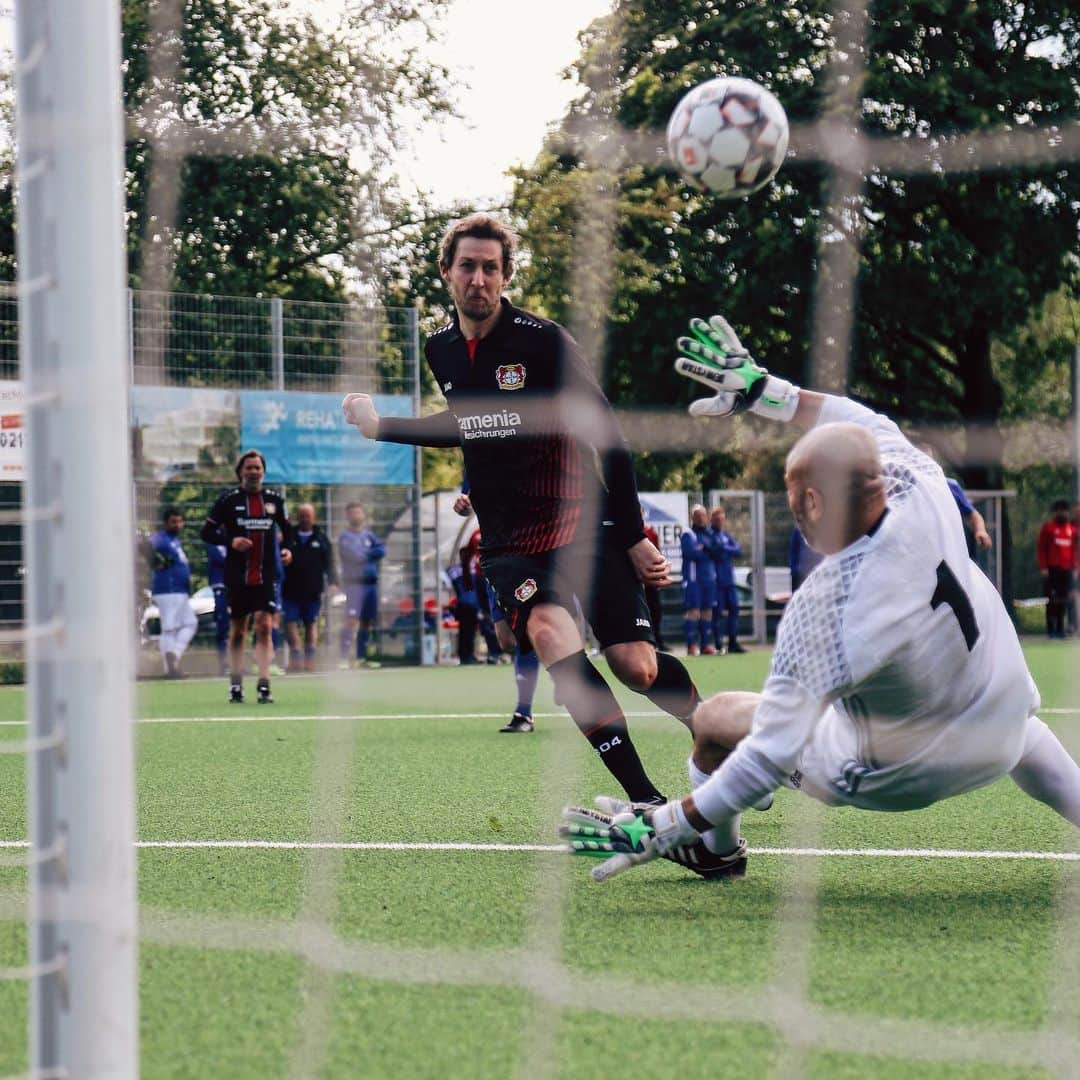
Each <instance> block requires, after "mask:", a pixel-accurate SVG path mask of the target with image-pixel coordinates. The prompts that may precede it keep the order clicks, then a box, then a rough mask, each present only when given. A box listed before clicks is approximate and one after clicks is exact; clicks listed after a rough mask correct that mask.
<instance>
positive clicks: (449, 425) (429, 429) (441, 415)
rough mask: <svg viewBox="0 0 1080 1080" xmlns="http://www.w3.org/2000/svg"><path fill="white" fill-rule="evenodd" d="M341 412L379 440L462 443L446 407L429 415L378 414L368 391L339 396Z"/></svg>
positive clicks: (414, 443) (366, 434)
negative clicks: (340, 397) (366, 392)
mask: <svg viewBox="0 0 1080 1080" xmlns="http://www.w3.org/2000/svg"><path fill="white" fill-rule="evenodd" d="M341 413H342V416H344V418H345V423H346V424H352V426H353V427H355V428H358V429H359V431H360V433H361V434H362V435H363V436H364V437H365V438H368V439H376V440H378V441H379V442H393V443H405V444H406V445H407V446H436V447H444V448H445V447H453V446H460V445H461V436H460V434H459V433H458V427H457V423H456V422H455V421H454V418H453V417H452V416H451V415H450V412H449V411H448V410H444V411H443V412H438V413H432V414H431V415H430V416H416V417H412V416H382V417H380V416H379V414H378V412H376V410H375V403H374V402H373V401H372V399H371V395H370V394H346V395H345V396H344V397H343V398H342V399H341Z"/></svg>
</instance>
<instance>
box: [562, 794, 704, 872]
mask: <svg viewBox="0 0 1080 1080" xmlns="http://www.w3.org/2000/svg"><path fill="white" fill-rule="evenodd" d="M596 805H597V806H598V807H599V809H598V810H591V809H589V808H588V807H586V806H568V807H566V808H565V809H564V810H563V814H562V816H563V823H564V824H563V825H561V826H560V827H559V835H560V836H563V837H565V838H566V839H567V840H568V841H569V844H568V847H569V850H570V852H571V854H573V855H585V856H589V857H592V858H599V859H603V860H604V861H603V862H602V863H600V864H599V865H598V866H595V867H593V870H592V876H593V880H594V881H606V880H607V879H608V878H610V877H614V876H615V875H616V874H621V873H622V872H623V871H624V870H629V869H630V867H632V866H640V865H641V864H642V863H647V862H651V861H652V860H653V859H656V858H659V857H660V856H662V855H666V854H668V853H669V852H670V851H672V850H674V849H675V848H676V847H682V846H683V845H685V844H692V843H694V842H695V841H697V840H698V839H700V837H699V834H698V832H697V830H696V829H695V828H693V826H691V825H690V824H689V822H687V820H686V816H685V815H684V814H683V812H682V806H681V805H680V804H679V803H677V802H669V803H664V804H663V805H662V806H653V805H651V804H645V803H628V802H624V801H623V800H622V799H613V798H610V797H608V796H604V795H600V796H598V797H597V798H596Z"/></svg>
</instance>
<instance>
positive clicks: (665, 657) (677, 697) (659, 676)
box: [644, 652, 701, 727]
mask: <svg viewBox="0 0 1080 1080" xmlns="http://www.w3.org/2000/svg"><path fill="white" fill-rule="evenodd" d="M644 694H645V696H646V697H647V698H648V699H649V700H650V701H651V702H652V703H653V704H654V705H656V706H657V707H658V708H660V709H663V710H664V712H666V713H671V715H672V716H674V717H675V718H676V719H677V720H681V721H682V722H683V723H684V724H685V725H686V726H687V727H690V717H691V716H692V715H693V712H694V710H695V709H696V708H697V707H698V703H699V702H700V701H701V695H700V694H699V693H698V691H697V687H696V686H695V685H694V680H693V679H691V678H690V672H689V671H687V670H686V668H685V667H684V666H683V663H682V661H681V660H679V658H678V657H676V656H672V655H671V653H664V652H658V653H657V654H656V681H655V682H654V683H653V684H652V686H650V687H649V689H648V690H646V691H644Z"/></svg>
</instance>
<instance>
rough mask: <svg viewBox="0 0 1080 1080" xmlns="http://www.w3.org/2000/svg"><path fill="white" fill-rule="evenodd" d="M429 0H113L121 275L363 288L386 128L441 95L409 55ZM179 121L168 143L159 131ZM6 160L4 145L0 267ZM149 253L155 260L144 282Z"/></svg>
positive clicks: (300, 295)
mask: <svg viewBox="0 0 1080 1080" xmlns="http://www.w3.org/2000/svg"><path fill="white" fill-rule="evenodd" d="M443 4H444V0H352V2H351V3H350V5H349V8H348V10H347V12H346V13H345V14H343V15H342V16H341V22H340V24H339V25H338V26H337V27H336V28H333V29H331V28H328V27H327V26H325V25H323V24H322V23H321V22H320V21H318V20H317V19H316V18H314V17H313V16H311V15H303V14H296V13H290V11H289V10H288V9H287V8H283V5H281V4H279V3H276V2H274V0H180V2H179V3H178V4H177V5H175V7H176V11H177V12H178V21H176V22H171V21H170V19H169V12H170V10H171V6H170V4H168V3H166V2H165V0H122V23H123V62H124V72H123V76H124V100H125V108H126V111H127V114H128V120H129V139H128V143H127V148H126V157H127V225H128V252H129V271H130V281H131V284H132V285H134V286H136V287H138V286H143V287H145V286H146V285H147V284H148V283H150V284H154V285H155V286H157V287H159V288H174V289H177V290H180V291H188V292H198V293H225V294H230V295H243V296H251V295H265V296H278V297H285V298H291V299H302V300H343V299H344V298H345V296H346V294H347V290H348V287H349V286H352V285H360V286H365V287H366V288H367V289H368V290H369V292H370V294H371V295H377V291H378V284H379V282H381V280H382V273H383V271H384V269H385V264H384V258H383V252H384V244H383V242H382V238H381V236H379V233H380V232H381V230H382V229H383V228H384V227H385V225H386V223H387V222H388V221H389V220H390V216H391V215H392V213H393V212H394V209H395V206H396V199H397V195H396V191H395V186H394V177H393V164H394V157H395V153H396V146H397V143H398V142H399V141H400V138H401V137H402V135H403V132H404V131H405V130H406V128H407V127H408V126H409V125H410V124H412V123H414V122H415V121H414V120H413V119H412V117H413V115H414V114H415V113H416V112H418V111H419V112H422V113H423V114H424V115H426V116H432V115H436V116H437V115H438V114H440V113H446V112H447V111H449V108H450V106H449V103H448V101H447V98H446V93H445V72H444V71H443V70H442V69H441V68H439V67H438V66H437V65H432V64H430V63H429V62H427V61H426V60H425V59H424V58H423V57H422V56H421V55H420V46H421V45H422V42H423V40H424V39H425V38H426V37H427V38H430V36H431V34H432V32H433V31H432V29H431V27H433V26H434V24H435V19H436V16H437V13H438V12H439V10H440V9H441V7H442V6H443ZM5 115H6V114H5ZM3 120H4V117H3V116H0V122H2V121H3ZM181 134H182V135H183V141H182V144H178V145H177V147H176V148H175V152H174V156H173V158H172V159H171V160H170V155H169V154H167V153H166V152H165V151H164V150H163V149H162V147H163V146H164V145H166V137H168V136H170V135H171V136H173V137H176V136H178V135H181ZM8 145H9V146H10V143H9V144H8ZM11 174H12V161H11V160H10V155H8V156H6V157H4V158H3V159H0V273H3V274H4V276H6V277H9V278H10V276H12V275H13V273H14V258H15V251H14V238H13V229H12V228H11V224H12V221H13V210H12V207H13V189H12V180H11ZM151 178H153V179H154V180H155V182H156V188H155V191H154V192H153V195H154V197H155V199H156V201H155V202H154V204H153V206H151V203H150V198H151V191H150V187H151ZM173 187H174V188H175V199H172V198H170V197H169V189H170V188H173ZM162 196H163V197H162ZM373 234H374V239H372V236H373ZM155 259H157V261H158V264H159V265H161V266H164V267H165V270H164V273H163V274H157V275H151V277H153V278H154V280H153V281H152V282H148V280H147V274H148V267H150V266H151V265H152V264H154V261H155Z"/></svg>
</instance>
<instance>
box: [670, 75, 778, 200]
mask: <svg viewBox="0 0 1080 1080" xmlns="http://www.w3.org/2000/svg"><path fill="white" fill-rule="evenodd" d="M787 144H788V121H787V115H786V114H785V113H784V107H783V105H781V104H780V102H779V101H777V100H776V98H775V97H774V96H773V95H772V94H771V93H770V92H769V91H768V90H766V89H765V87H764V86H759V85H758V84H757V83H756V82H752V81H751V80H750V79H736V78H719V79H710V80H709V81H708V82H703V83H701V84H699V85H698V86H695V87H694V89H693V90H691V91H689V92H688V93H687V94H685V95H684V96H683V98H682V99H681V100H680V101H679V104H678V105H676V106H675V111H674V112H673V113H672V114H671V119H670V120H669V121H668V128H667V145H668V154H669V155H670V157H671V160H672V161H673V162H675V166H676V168H677V169H678V170H679V173H680V175H681V176H682V178H683V179H684V180H685V181H686V182H687V183H688V184H691V185H692V186H693V187H696V188H698V189H699V190H704V191H711V192H712V193H713V194H714V195H717V196H719V197H720V198H721V199H740V198H742V197H743V196H744V195H749V194H750V193H751V192H754V191H757V190H758V188H762V187H764V186H765V185H766V184H767V183H768V182H769V181H770V180H771V179H772V178H773V177H774V176H775V175H776V170H777V169H779V168H780V164H781V162H782V161H783V160H784V155H785V154H786V153H787Z"/></svg>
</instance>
